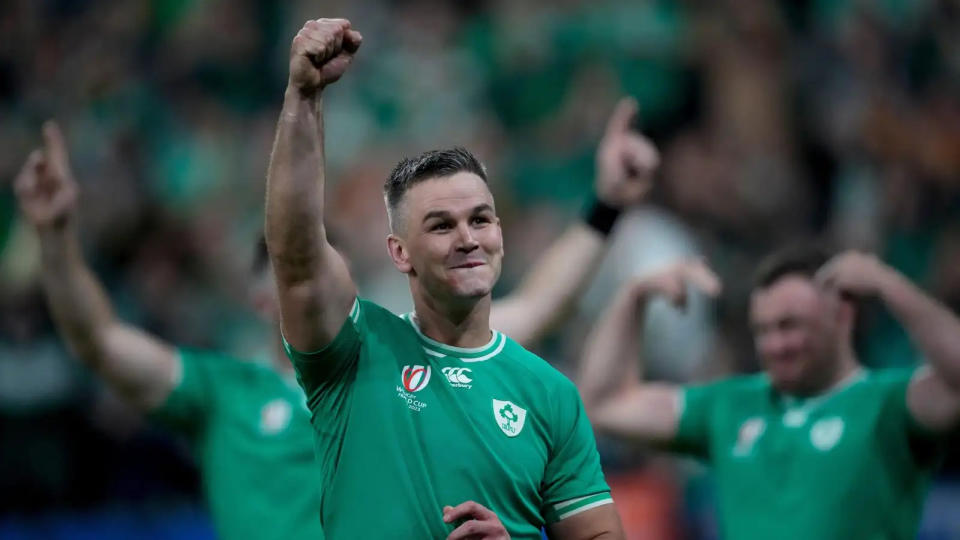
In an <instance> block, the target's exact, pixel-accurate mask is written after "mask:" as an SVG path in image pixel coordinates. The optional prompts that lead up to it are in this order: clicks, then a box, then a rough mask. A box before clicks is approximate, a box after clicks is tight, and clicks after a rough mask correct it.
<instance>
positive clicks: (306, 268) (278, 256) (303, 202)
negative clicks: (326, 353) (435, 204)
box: [266, 19, 362, 351]
mask: <svg viewBox="0 0 960 540" xmlns="http://www.w3.org/2000/svg"><path fill="white" fill-rule="evenodd" d="M361 39H362V38H361V36H360V33H359V32H357V31H355V30H353V29H352V28H351V27H350V22H349V21H346V20H344V19H319V20H315V21H308V22H307V23H306V24H305V25H304V26H303V28H302V29H301V30H300V32H299V33H298V34H297V36H296V37H295V38H294V40H293V44H292V45H291V48H290V75H289V80H288V82H287V89H286V92H285V94H284V100H283V110H282V112H281V113H280V120H279V122H278V123H277V135H276V140H275V141H274V145H273V153H272V155H271V158H270V168H269V171H268V175H267V203H266V239H267V248H268V249H269V251H270V259H271V261H272V263H273V269H274V272H275V275H276V281H277V292H278V294H279V299H280V313H281V325H282V330H283V335H284V337H285V339H286V340H287V342H288V343H289V344H290V345H291V346H292V347H293V348H294V349H296V350H299V351H316V350H318V349H321V348H323V347H324V346H325V345H327V344H328V343H330V342H331V341H333V338H334V337H335V336H336V334H337V332H338V330H339V329H340V327H341V325H342V324H343V322H344V321H345V320H346V318H347V314H348V313H349V312H350V309H351V306H352V305H353V302H354V298H355V297H356V287H355V285H354V283H353V280H352V279H351V277H350V273H349V271H348V270H347V266H346V264H345V262H344V261H343V259H342V258H341V256H340V254H339V253H337V252H336V251H335V250H334V249H333V247H331V245H330V243H329V242H328V241H327V235H326V230H325V228H324V223H323V219H324V198H323V190H324V165H325V160H324V148H323V99H322V94H323V89H324V88H325V87H326V86H327V85H328V84H331V83H333V82H335V81H336V80H337V79H339V78H340V76H342V75H343V73H344V72H345V71H346V69H347V67H348V66H349V65H350V62H351V61H352V59H353V55H354V53H355V52H356V51H357V49H358V48H359V47H360V41H361Z"/></svg>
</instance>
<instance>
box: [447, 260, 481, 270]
mask: <svg viewBox="0 0 960 540" xmlns="http://www.w3.org/2000/svg"><path fill="white" fill-rule="evenodd" d="M484 264H486V263H484V262H483V261H467V262H464V263H460V264H458V265H455V266H453V267H452V268H455V269H460V268H476V267H478V266H483V265H484Z"/></svg>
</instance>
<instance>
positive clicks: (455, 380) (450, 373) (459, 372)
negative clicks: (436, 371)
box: [440, 367, 473, 386]
mask: <svg viewBox="0 0 960 540" xmlns="http://www.w3.org/2000/svg"><path fill="white" fill-rule="evenodd" d="M440 371H442V372H443V374H444V375H445V376H446V377H447V380H448V381H449V382H450V384H452V385H454V386H457V385H462V384H470V383H472V382H473V379H471V378H470V376H469V375H468V373H470V369H469V368H462V367H445V368H443V369H441V370H440Z"/></svg>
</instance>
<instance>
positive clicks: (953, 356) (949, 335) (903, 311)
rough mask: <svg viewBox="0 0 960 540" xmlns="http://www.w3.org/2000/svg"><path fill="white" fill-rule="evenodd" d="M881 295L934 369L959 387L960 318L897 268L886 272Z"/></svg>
mask: <svg viewBox="0 0 960 540" xmlns="http://www.w3.org/2000/svg"><path fill="white" fill-rule="evenodd" d="M880 295H881V298H882V299H883V301H884V304H885V305H886V306H887V308H888V309H889V310H890V311H891V313H893V315H894V317H896V318H897V320H898V321H899V322H900V324H902V325H903V327H904V328H905V329H906V330H907V333H908V334H909V335H910V339H911V340H912V341H913V343H914V345H916V347H917V348H918V349H919V350H920V352H921V353H923V355H924V357H926V359H927V360H928V361H929V363H930V366H931V367H932V368H933V369H934V371H936V372H937V373H938V374H939V375H940V377H941V378H942V379H943V380H944V382H946V383H947V384H948V385H949V386H951V387H952V388H953V389H954V390H956V391H960V319H958V318H957V317H956V315H954V314H953V313H951V312H950V310H949V309H947V308H946V307H945V306H943V305H942V304H940V303H939V302H937V301H936V300H934V299H933V298H931V297H929V296H927V295H926V294H924V293H923V292H922V291H921V290H920V289H919V288H917V287H916V286H915V285H914V284H912V283H910V282H909V281H908V280H907V279H906V278H904V277H903V276H901V275H900V274H898V273H895V272H891V273H890V274H889V275H888V276H886V278H885V281H884V283H883V285H882V287H881V289H880Z"/></svg>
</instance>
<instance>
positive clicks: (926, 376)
mask: <svg viewBox="0 0 960 540" xmlns="http://www.w3.org/2000/svg"><path fill="white" fill-rule="evenodd" d="M816 277H817V281H818V282H819V283H820V284H821V285H824V286H826V287H829V288H833V289H835V290H836V291H838V292H839V293H843V294H850V295H854V296H876V297H879V298H880V299H881V300H882V301H883V303H884V305H886V307H887V309H889V310H890V312H891V313H892V314H893V316H894V317H895V318H896V319H897V321H899V322H900V324H902V325H903V326H904V328H906V330H907V333H908V334H909V335H910V340H911V341H912V342H913V343H914V345H915V346H916V347H917V349H918V350H919V351H920V352H921V353H922V354H923V356H924V357H925V358H926V359H927V362H928V364H927V366H926V367H925V368H922V369H920V370H918V371H917V372H916V374H915V375H914V377H913V379H912V380H911V381H910V385H909V387H908V388H907V407H908V408H909V410H910V413H911V414H912V415H913V417H914V419H915V420H916V421H917V422H919V423H920V424H921V425H923V426H924V427H925V428H927V429H929V430H931V431H934V432H940V433H943V432H947V431H950V430H952V429H954V428H956V427H957V425H958V424H960V319H957V317H956V315H954V314H953V313H951V312H950V310H949V309H947V308H946V307H944V306H943V305H942V304H940V303H939V302H937V301H936V300H934V299H933V298H931V297H929V296H927V295H926V294H924V293H923V291H921V290H920V289H919V288H918V287H917V286H916V285H914V284H913V283H911V282H910V280H908V279H907V278H906V277H904V276H903V275H902V274H900V273H899V272H897V271H896V270H894V269H893V268H891V267H890V266H887V265H886V264H884V263H883V262H881V261H880V260H879V259H877V258H876V257H874V256H872V255H867V254H864V253H858V252H855V251H848V252H846V253H841V254H840V255H837V256H836V257H834V258H833V259H831V260H830V261H829V262H828V263H827V264H825V265H824V267H823V268H822V269H821V270H820V271H819V272H817V276H816Z"/></svg>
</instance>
